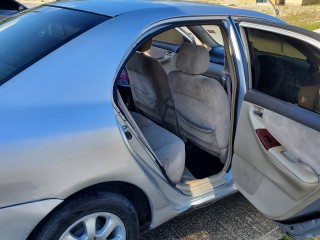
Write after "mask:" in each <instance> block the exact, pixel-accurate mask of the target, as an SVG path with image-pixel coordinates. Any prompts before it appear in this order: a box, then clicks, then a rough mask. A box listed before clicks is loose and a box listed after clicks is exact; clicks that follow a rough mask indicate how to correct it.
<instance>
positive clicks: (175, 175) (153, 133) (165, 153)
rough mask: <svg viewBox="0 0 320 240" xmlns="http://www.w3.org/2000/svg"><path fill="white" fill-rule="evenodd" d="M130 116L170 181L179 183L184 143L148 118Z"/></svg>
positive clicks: (183, 164) (182, 164)
mask: <svg viewBox="0 0 320 240" xmlns="http://www.w3.org/2000/svg"><path fill="white" fill-rule="evenodd" d="M131 115H132V117H133V119H134V120H135V121H136V123H137V125H138V126H139V128H140V130H141V132H142V133H143V135H144V137H145V138H146V139H147V141H148V143H149V144H150V146H151V148H152V150H153V151H154V152H155V154H156V155H157V157H158V159H159V161H160V162H161V164H162V166H163V167H164V169H165V171H166V173H167V175H168V177H169V178H170V180H171V181H172V182H173V183H175V184H177V183H179V182H180V180H181V178H182V174H183V171H184V167H185V145H184V142H183V141H182V140H181V139H180V138H179V137H177V136H176V135H174V134H173V133H171V132H169V131H167V130H166V129H164V128H162V127H160V126H158V125H157V124H155V123H154V122H152V121H151V120H149V119H148V118H146V117H144V116H142V115H140V114H138V113H135V112H131Z"/></svg>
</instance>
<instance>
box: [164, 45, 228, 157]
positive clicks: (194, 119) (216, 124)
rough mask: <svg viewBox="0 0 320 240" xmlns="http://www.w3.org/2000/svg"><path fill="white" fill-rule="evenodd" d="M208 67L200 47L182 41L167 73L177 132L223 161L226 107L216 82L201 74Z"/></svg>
mask: <svg viewBox="0 0 320 240" xmlns="http://www.w3.org/2000/svg"><path fill="white" fill-rule="evenodd" d="M208 66H209V53H208V50H207V49H206V48H205V47H203V46H198V45H194V44H190V43H184V44H183V45H182V46H181V47H180V49H179V52H178V56H177V68H178V69H179V70H178V71H173V72H171V73H170V74H169V75H168V78H169V85H170V88H171V92H172V95H173V99H174V103H175V108H176V113H177V119H178V125H179V130H180V134H181V135H182V136H184V137H185V138H187V139H188V140H190V141H191V142H193V143H195V144H196V145H198V146H199V147H201V148H202V149H204V150H205V151H207V152H209V153H211V154H214V155H216V156H218V157H220V160H221V161H222V162H224V161H225V156H226V153H227V147H228V142H229V128H230V106H229V101H228V95H227V93H226V92H225V90H224V88H223V87H222V86H221V84H220V83H219V81H217V80H215V79H212V78H208V77H205V76H202V75H201V74H203V73H205V72H206V71H207V69H208Z"/></svg>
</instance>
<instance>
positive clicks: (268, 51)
mask: <svg viewBox="0 0 320 240" xmlns="http://www.w3.org/2000/svg"><path fill="white" fill-rule="evenodd" d="M237 24H239V25H238V26H239V29H240V31H241V37H242V41H243V44H244V45H245V47H246V56H247V61H248V69H250V70H251V71H250V73H249V78H250V79H249V81H248V82H249V87H248V88H249V89H248V91H247V93H246V95H245V98H244V102H243V104H242V107H241V112H240V116H239V119H238V125H237V131H236V136H235V142H234V155H233V160H232V174H233V178H234V181H235V183H236V186H237V188H238V189H239V191H240V192H241V193H242V194H243V195H244V196H245V197H246V198H247V199H248V200H249V201H250V202H251V203H252V204H253V205H254V206H255V207H256V208H257V209H258V210H259V211H260V212H262V213H263V214H264V215H266V216H267V217H269V218H270V219H273V220H275V221H276V222H278V223H279V225H280V227H281V228H282V229H283V230H284V231H286V232H287V233H288V234H289V235H290V236H292V237H295V238H305V237H311V236H313V235H317V234H320V181H319V175H320V35H317V34H316V33H312V32H310V31H306V30H303V29H300V28H297V27H292V26H289V25H286V24H275V23H269V22H262V21H261V22H260V21H253V20H239V21H238V23H237Z"/></svg>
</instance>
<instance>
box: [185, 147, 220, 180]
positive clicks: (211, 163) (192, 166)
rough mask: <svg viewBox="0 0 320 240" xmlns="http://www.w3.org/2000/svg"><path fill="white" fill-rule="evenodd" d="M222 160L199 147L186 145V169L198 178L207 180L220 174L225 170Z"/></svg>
mask: <svg viewBox="0 0 320 240" xmlns="http://www.w3.org/2000/svg"><path fill="white" fill-rule="evenodd" d="M223 166H224V165H223V164H222V163H221V162H220V159H219V158H218V157H216V156H213V155H211V154H209V153H207V152H205V151H203V150H202V149H201V148H198V147H197V146H195V145H193V144H191V143H186V167H187V168H188V169H189V171H190V172H191V173H192V175H193V176H194V177H195V178H197V179H201V178H206V177H210V176H212V175H214V174H217V173H219V172H220V171H221V170H222V169H223Z"/></svg>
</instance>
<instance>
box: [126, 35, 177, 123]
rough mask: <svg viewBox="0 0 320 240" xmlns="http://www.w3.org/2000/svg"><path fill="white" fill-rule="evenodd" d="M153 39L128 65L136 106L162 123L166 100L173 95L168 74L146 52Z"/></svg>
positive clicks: (134, 55)
mask: <svg viewBox="0 0 320 240" xmlns="http://www.w3.org/2000/svg"><path fill="white" fill-rule="evenodd" d="M151 45H152V40H149V41H147V42H146V43H144V44H143V45H142V46H141V47H140V48H139V49H138V52H136V53H135V54H133V56H132V57H131V58H130V60H129V61H128V63H127V65H126V69H127V72H128V75H129V80H130V86H131V91H132V96H133V100H134V103H135V106H136V108H137V109H138V110H140V111H141V112H142V113H143V114H144V115H146V116H147V117H149V118H150V119H152V120H154V121H156V122H158V123H160V124H161V123H162V122H163V119H164V115H165V112H166V101H167V99H168V98H169V97H171V91H170V88H169V84H168V76H167V73H166V72H165V70H164V69H163V67H162V66H161V64H160V63H159V62H158V60H156V59H154V58H152V57H150V56H148V55H146V54H145V53H144V52H146V51H148V50H149V49H150V48H151Z"/></svg>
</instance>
